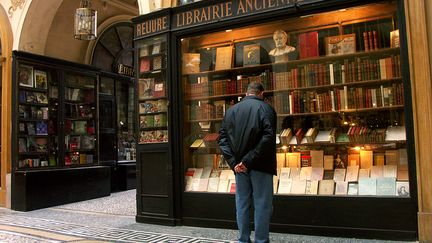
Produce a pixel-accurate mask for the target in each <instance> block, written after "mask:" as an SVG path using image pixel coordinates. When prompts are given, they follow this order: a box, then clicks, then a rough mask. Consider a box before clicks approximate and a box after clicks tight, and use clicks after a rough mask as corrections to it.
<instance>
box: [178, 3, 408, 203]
mask: <svg viewBox="0 0 432 243" xmlns="http://www.w3.org/2000/svg"><path fill="white" fill-rule="evenodd" d="M396 9H397V6H396V2H395V1H387V2H385V3H377V4H370V5H363V6H358V7H352V8H348V9H339V10H336V11H331V12H324V13H319V14H313V15H307V16H301V17H296V18H291V19H284V20H280V21H274V22H271V23H266V24H260V25H254V26H248V27H245V28H237V29H229V30H226V31H220V32H214V33H208V34H200V35H196V36H192V37H188V38H183V39H181V54H182V55H181V56H182V70H181V72H182V75H181V76H182V86H183V90H184V94H183V100H184V107H183V114H184V115H183V131H184V133H183V134H184V137H183V140H184V148H183V149H184V153H183V154H184V157H183V161H184V170H185V171H184V173H185V180H184V181H185V191H187V192H190V191H198V192H212V193H216V192H219V193H233V192H235V177H234V174H233V172H232V170H230V169H229V167H228V165H227V163H226V162H225V161H224V159H223V156H221V154H220V151H219V149H218V146H217V140H218V131H219V128H220V125H221V122H222V118H223V116H224V114H225V111H226V110H227V109H229V108H230V107H231V106H233V105H235V104H236V103H238V102H240V101H241V99H242V97H244V94H245V92H246V88H247V85H248V83H249V82H252V81H259V82H261V83H262V84H263V85H264V88H265V101H266V102H269V103H270V104H271V105H272V106H273V107H274V109H275V110H276V112H277V128H276V131H277V140H276V141H275V142H276V143H277V151H276V153H277V154H276V155H277V156H276V157H277V168H278V170H277V171H278V173H277V176H275V177H274V193H275V194H281V195H318V196H321V195H336V196H377V197H409V183H408V180H409V178H408V158H407V149H406V132H405V113H404V96H403V89H404V86H403V80H402V75H401V68H400V49H399V30H398V27H397V26H398V19H397V14H396ZM316 23H319V26H317V25H316Z"/></svg>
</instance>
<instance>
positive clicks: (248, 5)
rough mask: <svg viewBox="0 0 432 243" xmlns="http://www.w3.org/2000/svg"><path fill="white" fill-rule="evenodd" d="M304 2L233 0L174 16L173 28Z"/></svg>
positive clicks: (300, 0)
mask: <svg viewBox="0 0 432 243" xmlns="http://www.w3.org/2000/svg"><path fill="white" fill-rule="evenodd" d="M299 2H303V0H231V1H226V2H222V3H218V4H214V5H209V6H205V7H201V8H196V9H191V10H187V11H184V12H180V13H177V14H175V15H174V17H173V22H172V28H173V29H176V28H183V27H188V26H193V25H196V24H202V23H208V22H213V21H218V20H224V19H230V18H234V17H238V16H243V15H250V14H255V13H259V12H264V11H267V10H271V9H278V8H283V7H288V6H293V5H294V4H296V3H299Z"/></svg>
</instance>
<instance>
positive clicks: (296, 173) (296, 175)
mask: <svg viewBox="0 0 432 243" xmlns="http://www.w3.org/2000/svg"><path fill="white" fill-rule="evenodd" d="M289 178H290V179H292V180H300V168H291V170H290V175H289Z"/></svg>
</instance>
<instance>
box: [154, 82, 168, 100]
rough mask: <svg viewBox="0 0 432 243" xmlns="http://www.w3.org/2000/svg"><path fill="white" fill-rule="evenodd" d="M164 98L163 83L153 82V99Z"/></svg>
mask: <svg viewBox="0 0 432 243" xmlns="http://www.w3.org/2000/svg"><path fill="white" fill-rule="evenodd" d="M164 96H165V84H164V82H155V83H154V89H153V97H155V98H160V97H164Z"/></svg>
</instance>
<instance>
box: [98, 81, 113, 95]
mask: <svg viewBox="0 0 432 243" xmlns="http://www.w3.org/2000/svg"><path fill="white" fill-rule="evenodd" d="M99 92H100V93H101V94H109V95H114V79H112V78H107V77H101V78H100V89H99Z"/></svg>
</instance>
